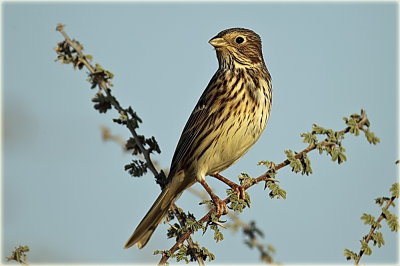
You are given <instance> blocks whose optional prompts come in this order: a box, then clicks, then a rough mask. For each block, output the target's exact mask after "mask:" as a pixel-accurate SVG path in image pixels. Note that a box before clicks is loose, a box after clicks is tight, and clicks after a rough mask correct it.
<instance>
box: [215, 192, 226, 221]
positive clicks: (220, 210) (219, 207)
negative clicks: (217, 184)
mask: <svg viewBox="0 0 400 266" xmlns="http://www.w3.org/2000/svg"><path fill="white" fill-rule="evenodd" d="M212 200H213V203H214V206H215V212H216V214H217V216H218V217H220V216H221V215H225V214H227V213H228V206H227V205H226V202H225V201H224V200H221V199H220V198H218V197H217V196H215V197H213V199H212Z"/></svg>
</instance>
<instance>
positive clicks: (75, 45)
mask: <svg viewBox="0 0 400 266" xmlns="http://www.w3.org/2000/svg"><path fill="white" fill-rule="evenodd" d="M56 30H57V31H59V32H60V33H61V34H62V35H63V37H64V39H65V41H66V43H67V44H68V45H69V46H70V47H72V48H73V49H74V50H75V52H76V53H77V54H78V58H79V63H82V64H83V65H84V66H85V67H86V68H87V69H88V70H89V71H90V73H91V74H92V75H95V74H96V68H95V67H93V66H92V65H91V64H90V62H89V61H88V60H87V56H85V55H84V54H83V52H82V50H83V47H82V46H81V45H80V44H79V43H78V42H76V41H74V40H71V38H70V37H69V36H68V35H67V33H66V32H65V31H64V25H62V24H58V25H57V27H56ZM96 78H97V85H98V86H99V87H100V88H101V90H103V91H104V92H105V93H106V96H107V100H108V101H109V103H110V104H111V105H112V106H113V107H114V108H115V109H116V110H117V111H118V112H119V114H120V115H123V116H128V115H131V112H129V110H127V109H124V108H122V107H121V105H120V104H119V102H118V101H117V100H116V98H115V97H114V96H113V95H112V93H111V89H110V88H109V86H108V82H107V81H106V80H105V79H104V78H103V77H102V76H96ZM131 119H133V120H131ZM131 119H125V122H126V127H127V128H128V129H129V131H130V132H131V134H132V136H133V138H134V140H135V142H136V145H137V147H138V148H139V149H140V151H141V153H142V155H143V157H144V159H145V160H146V167H147V168H148V169H150V171H151V172H152V173H153V175H154V176H155V177H156V179H159V178H161V179H164V180H163V181H162V182H160V183H159V184H160V185H161V187H162V186H163V184H165V182H166V181H165V179H166V177H165V175H164V173H163V172H162V171H160V172H158V170H157V168H156V166H155V164H154V163H153V161H152V159H151V158H150V152H151V151H150V150H149V149H146V148H145V147H144V145H143V142H142V140H141V139H140V138H139V136H138V134H137V132H136V126H135V125H134V123H133V122H132V121H134V120H135V117H131ZM172 208H173V210H174V213H175V214H176V215H177V219H178V221H179V222H180V223H181V225H182V226H183V224H182V221H181V219H180V217H179V215H178V214H179V212H176V211H175V210H176V209H177V206H176V205H175V204H174V205H173V207H172ZM185 240H187V242H188V244H189V246H190V247H192V248H193V247H194V243H193V240H192V239H191V237H190V236H189V237H187V238H185ZM194 256H196V260H197V262H198V264H199V265H204V260H203V259H202V258H201V257H197V254H194Z"/></svg>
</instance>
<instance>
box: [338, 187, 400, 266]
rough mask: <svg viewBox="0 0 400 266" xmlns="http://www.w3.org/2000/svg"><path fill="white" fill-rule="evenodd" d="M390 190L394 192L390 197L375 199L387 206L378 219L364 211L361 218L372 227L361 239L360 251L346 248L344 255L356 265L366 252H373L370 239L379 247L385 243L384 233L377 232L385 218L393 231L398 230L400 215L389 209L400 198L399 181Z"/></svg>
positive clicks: (379, 203)
mask: <svg viewBox="0 0 400 266" xmlns="http://www.w3.org/2000/svg"><path fill="white" fill-rule="evenodd" d="M390 191H391V193H392V195H391V197H390V198H388V197H381V198H377V199H375V203H376V204H378V205H379V206H382V205H385V207H383V208H382V209H381V210H382V212H381V214H380V215H379V217H378V219H377V220H375V217H374V216H372V215H371V214H368V213H364V214H363V215H362V216H361V220H363V221H364V224H367V225H370V226H371V229H370V230H369V233H368V234H367V235H365V236H364V237H363V238H362V239H361V240H360V243H361V249H360V251H359V252H358V254H356V253H355V252H353V251H351V250H349V249H345V250H344V256H345V257H346V259H347V260H351V259H353V260H354V264H355V265H358V264H359V263H360V260H361V257H362V256H363V255H364V254H365V255H368V256H369V255H371V254H372V249H371V248H370V246H369V245H368V243H369V242H370V241H373V245H374V246H375V245H378V247H379V248H380V247H381V246H383V245H384V244H385V240H384V239H383V235H382V233H381V232H377V230H378V229H380V228H381V227H382V225H381V222H382V221H383V220H386V222H387V224H388V226H389V229H390V230H391V231H392V232H397V231H398V228H399V220H398V217H397V216H396V215H395V214H393V213H391V212H390V211H389V208H390V206H393V207H394V206H395V204H394V201H395V200H396V199H398V198H399V183H395V184H393V185H392V187H391V189H390ZM385 202H386V204H385Z"/></svg>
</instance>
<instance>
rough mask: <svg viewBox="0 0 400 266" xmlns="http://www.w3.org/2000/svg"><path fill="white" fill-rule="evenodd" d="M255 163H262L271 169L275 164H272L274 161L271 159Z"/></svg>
mask: <svg viewBox="0 0 400 266" xmlns="http://www.w3.org/2000/svg"><path fill="white" fill-rule="evenodd" d="M257 165H264V166H266V167H267V168H269V169H273V168H274V167H275V164H274V162H272V161H259V162H258V163H257Z"/></svg>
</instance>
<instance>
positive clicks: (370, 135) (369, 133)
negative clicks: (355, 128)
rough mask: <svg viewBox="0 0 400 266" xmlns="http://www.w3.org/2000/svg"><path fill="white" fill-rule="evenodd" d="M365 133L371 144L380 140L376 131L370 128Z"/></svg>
mask: <svg viewBox="0 0 400 266" xmlns="http://www.w3.org/2000/svg"><path fill="white" fill-rule="evenodd" d="M364 134H365V137H366V138H367V141H368V142H369V143H370V144H374V145H376V144H378V143H379V142H380V139H379V138H378V137H377V136H375V134H374V132H372V131H370V130H369V129H367V130H365V131H364Z"/></svg>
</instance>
